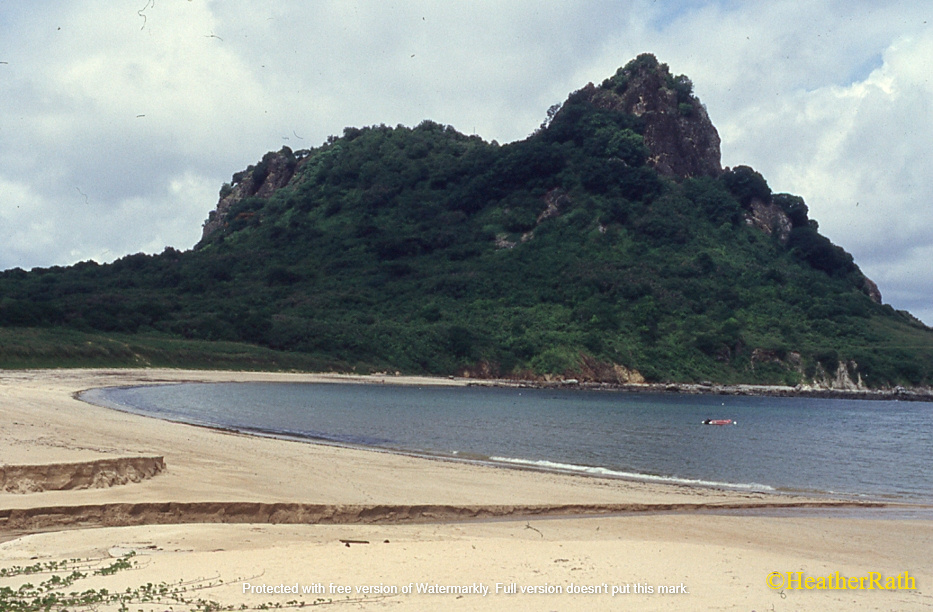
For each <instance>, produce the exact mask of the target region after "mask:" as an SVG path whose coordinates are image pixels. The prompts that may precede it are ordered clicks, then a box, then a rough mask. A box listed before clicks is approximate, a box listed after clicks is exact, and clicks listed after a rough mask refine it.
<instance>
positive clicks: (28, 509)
mask: <svg viewBox="0 0 933 612" xmlns="http://www.w3.org/2000/svg"><path fill="white" fill-rule="evenodd" d="M180 381H205V382H219V381H289V382H329V381H340V382H350V381H356V382H368V383H373V384H406V383H407V384H446V385H457V384H465V381H463V380H448V379H437V380H426V379H406V378H404V377H395V376H386V377H379V376H375V377H348V376H342V375H327V374H318V375H311V374H271V373H238V372H205V371H197V372H194V371H182V370H156V369H146V370H34V371H0V570H2V569H3V568H11V567H13V566H27V565H31V564H36V563H46V562H49V561H60V560H66V559H76V558H82V559H83V558H91V559H98V560H100V561H98V563H101V564H104V565H106V564H107V563H110V562H111V561H112V560H113V559H115V558H119V557H121V556H122V555H125V554H126V553H129V552H133V553H135V555H134V556H133V557H132V561H133V563H134V566H133V567H132V568H131V569H127V570H124V571H119V572H116V573H114V574H113V575H106V576H89V577H88V578H86V579H85V580H83V581H82V582H81V584H80V587H81V588H82V589H85V588H93V589H100V588H106V589H108V590H109V591H111V592H122V591H125V590H126V589H127V588H129V589H130V590H131V591H132V590H134V589H135V588H137V587H138V586H139V585H145V584H147V583H153V584H161V583H166V584H177V583H179V581H181V583H184V585H186V588H188V589H189V590H188V591H186V592H187V593H188V595H186V596H185V597H186V598H187V599H186V601H188V602H189V603H180V602H176V603H174V604H172V606H171V607H172V608H173V609H174V610H182V609H189V608H194V607H195V603H191V602H193V601H194V600H195V599H197V598H202V599H204V600H211V601H216V602H218V603H219V604H220V605H222V606H232V607H233V608H237V609H239V608H240V606H241V605H243V604H245V605H247V606H252V607H260V606H262V605H264V604H265V605H266V606H268V607H275V606H276V605H280V606H286V605H294V606H298V605H300V604H301V602H303V603H304V604H305V605H311V604H314V603H316V604H319V605H323V606H330V605H338V604H342V605H343V606H344V607H346V606H351V607H352V609H363V610H370V609H372V610H376V609H392V610H425V609H438V608H441V607H443V608H444V609H449V610H499V609H508V610H606V609H645V610H654V609H657V610H707V609H708V610H922V609H930V608H933V561H931V558H933V555H931V554H930V551H931V550H933V521H929V520H910V519H892V518H886V517H885V514H884V512H883V511H882V512H878V513H875V514H869V513H861V514H860V513H859V512H851V513H848V515H847V516H845V517H843V516H833V515H832V514H831V513H828V512H827V513H823V514H821V511H820V510H819V509H818V508H817V509H816V510H814V511H813V512H809V513H806V514H801V513H796V514H795V513H790V514H782V513H781V512H774V513H769V512H767V511H765V509H767V508H771V507H780V506H786V505H800V506H807V505H811V506H824V505H826V500H823V499H805V498H802V497H790V496H785V495H766V494H761V493H747V492H736V491H726V490H716V489H705V488H698V487H687V486H677V485H659V484H646V483H641V482H630V481H624V480H618V479H601V478H590V477H581V476H573V475H564V474H557V473H548V472H539V471H528V470H518V469H503V468H497V467H491V466H485V465H479V464H470V463H463V462H454V461H445V460H437V459H426V458H420V457H411V456H404V455H398V454H392V453H387V452H377V451H370V450H363V449H355V448H341V447H335V446H326V445H319V444H308V443H303V442H293V441H286V440H277V439H271V438H260V437H254V436H247V435H242V434H237V433H231V432H224V431H219V430H214V429H209V428H204V427H193V426H188V425H182V424H176V423H169V422H165V421H160V420H157V419H152V418H147V417H141V416H137V415H132V414H127V413H122V412H117V411H114V410H110V409H106V408H101V407H97V406H93V405H90V404H87V403H85V402H82V401H80V400H78V399H76V398H75V397H74V395H75V394H76V393H77V392H79V391H81V390H84V389H88V388H93V387H101V386H111V385H139V384H159V383H165V382H180ZM742 508H759V509H760V511H759V512H757V513H748V512H745V513H742V512H732V513H729V512H728V510H729V509H733V510H735V509H742ZM774 572H778V574H774ZM27 578H28V579H29V580H31V581H32V582H36V580H37V579H36V577H34V576H30V577H24V576H12V577H7V578H4V577H0V587H3V586H13V587H16V586H18V585H20V584H22V583H23V582H25V581H26V579H27ZM888 579H890V580H888ZM769 580H770V586H769ZM807 585H809V586H811V587H813V588H806V586H807ZM819 585H823V587H824V588H817V587H818V586H819ZM840 585H842V586H844V587H845V588H841V586H840ZM879 585H887V586H898V587H899V588H896V589H881V588H877V587H878V586H879ZM827 586H830V587H833V588H826V587H827ZM858 586H862V587H863V588H856V587H858ZM873 586H874V587H875V588H869V587H873ZM772 587H774V588H772ZM795 587H800V588H795ZM293 588H295V589H297V590H298V591H299V592H298V593H291V592H290V590H291V589H293ZM283 591H289V592H283ZM406 591H408V592H406ZM662 591H663V592H662ZM289 602H294V603H289ZM169 607H170V606H169V604H167V603H164V602H163V603H159V604H151V605H150V604H141V605H136V604H134V605H131V606H130V609H134V610H135V609H144V610H166V609H169ZM98 609H102V610H105V609H116V606H113V607H112V608H110V607H107V606H99V607H98Z"/></svg>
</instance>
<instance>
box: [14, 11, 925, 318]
mask: <svg viewBox="0 0 933 612" xmlns="http://www.w3.org/2000/svg"><path fill="white" fill-rule="evenodd" d="M931 7H933V4H931V3H928V2H918V1H915V0H910V1H905V2H898V1H893V2H892V1H886V2H880V1H862V0H844V1H843V0H839V1H831V0H811V1H810V2H800V1H799V0H789V1H783V0H775V1H769V2H765V1H761V2H739V1H738V0H734V1H730V0H721V1H718V2H717V1H714V0H677V1H667V0H656V1H650V0H634V1H610V0H594V1H579V0H574V1H566V2H559V1H553V2H542V1H541V0H534V1H531V0H529V1H525V0H506V1H502V0H496V1H492V0H490V1H480V0H477V1H473V2H453V1H451V2H441V1H436V0H423V1H415V0H411V1H397V2H392V1H390V0H373V1H371V2H356V1H353V0H320V1H317V0H249V1H248V2H247V1H245V0H224V1H223V2H221V1H219V0H217V1H214V0H148V2H147V0H55V1H51V0H3V4H2V6H0V269H7V268H13V267H21V268H24V269H30V268H32V267H35V266H49V265H67V264H71V263H75V262H77V261H81V260H86V259H94V260H96V261H99V262H106V261H112V260H113V259H115V258H117V257H120V256H122V255H126V254H129V253H137V252H146V253H158V252H161V251H162V250H163V249H164V248H165V247H166V246H173V247H175V248H178V249H188V248H190V247H192V246H193V245H194V244H195V242H197V240H198V238H199V237H200V231H201V224H202V222H203V221H204V219H205V218H206V217H207V214H208V212H209V211H210V210H211V209H212V208H213V207H214V206H215V204H216V201H217V192H218V189H219V188H220V186H221V184H222V183H223V182H224V181H229V180H230V177H231V175H232V174H233V173H234V172H237V171H239V170H241V169H243V168H245V167H246V166H247V165H248V164H251V163H255V162H256V161H258V160H259V158H260V157H262V155H263V153H265V152H266V151H269V150H278V149H279V148H281V147H282V145H288V146H290V147H292V148H293V149H299V148H308V147H313V146H317V145H319V144H321V143H322V142H323V141H324V140H325V139H326V138H327V136H328V135H331V134H338V135H339V134H341V133H342V131H343V128H344V127H345V126H348V125H353V126H362V125H372V124H379V123H385V124H387V125H396V124H400V123H401V124H404V125H409V126H411V125H416V124H418V123H419V122H420V121H421V120H423V119H432V120H434V121H437V122H439V123H444V124H450V125H453V126H454V127H455V128H457V129H458V130H460V131H461V132H465V133H470V134H473V133H475V134H478V135H480V136H482V137H483V138H485V139H486V140H493V139H495V140H497V141H499V142H500V143H505V142H510V141H513V140H518V139H521V138H524V137H525V136H527V135H528V134H530V133H531V132H532V131H533V130H534V129H535V127H536V126H537V125H538V124H540V123H541V121H542V119H543V118H544V117H545V114H546V111H547V108H548V107H549V106H550V105H552V104H554V103H556V102H561V101H563V100H564V99H565V98H566V96H567V94H568V93H569V92H571V91H573V90H576V89H579V88H580V87H582V86H584V85H586V83H587V82H590V81H593V82H596V83H599V82H600V81H602V80H603V79H604V78H605V77H608V76H611V75H612V74H614V72H615V70H616V68H618V67H619V66H621V65H624V64H625V63H626V62H628V61H629V60H630V59H632V58H633V57H635V56H636V55H638V54H639V53H642V52H646V51H647V52H653V53H655V54H656V55H657V56H658V58H659V59H660V60H661V61H662V62H666V63H667V64H669V65H670V67H671V70H672V72H674V73H675V74H681V73H683V74H687V75H688V76H690V77H691V79H692V80H693V82H694V90H695V92H696V94H697V95H698V96H699V98H700V99H701V101H703V102H704V103H705V104H706V106H707V109H708V110H709V114H710V116H711V118H712V120H713V122H714V123H715V125H716V126H717V128H718V129H719V133H720V136H721V137H722V152H723V164H724V165H728V166H735V165H739V164H746V165H750V166H752V167H754V168H755V169H756V170H758V171H760V172H761V173H762V174H763V175H764V176H765V177H766V178H767V180H768V182H769V184H770V185H771V187H772V189H773V190H774V191H776V192H790V193H794V194H798V195H801V196H803V197H804V198H805V200H806V201H807V204H808V205H809V207H810V211H811V217H813V218H815V219H817V220H818V221H819V222H820V227H821V231H822V232H823V233H824V234H826V235H827V236H829V237H830V238H831V239H832V240H833V241H834V242H836V243H837V244H839V245H841V246H843V247H844V248H845V249H846V250H848V251H849V252H851V253H853V255H854V256H855V259H856V262H857V263H858V264H859V265H860V266H861V267H862V269H863V270H864V271H865V272H866V274H867V275H868V276H869V277H870V278H872V279H873V280H875V281H876V282H877V283H878V285H879V287H880V289H881V291H882V294H883V295H884V299H885V302H886V303H890V304H892V305H893V306H894V307H895V308H898V309H906V310H909V311H911V312H912V313H914V314H915V315H917V316H918V317H920V318H921V319H922V320H923V321H924V322H926V323H927V324H928V325H933V299H931V296H933V264H931V262H933V231H931V229H930V228H931V227H933V207H931V206H930V203H931V198H933V160H931V159H929V155H928V152H929V151H930V150H931V147H933V144H931V143H933V83H931V82H930V77H929V75H930V73H931V68H933V30H931V28H930V24H929V23H928V22H929V21H933V8H931Z"/></svg>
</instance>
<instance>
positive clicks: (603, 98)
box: [582, 54, 722, 178]
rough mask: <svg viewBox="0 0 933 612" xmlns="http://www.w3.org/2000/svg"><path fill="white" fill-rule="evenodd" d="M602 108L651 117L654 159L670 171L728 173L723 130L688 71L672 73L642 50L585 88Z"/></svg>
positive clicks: (679, 174) (680, 174)
mask: <svg viewBox="0 0 933 612" xmlns="http://www.w3.org/2000/svg"><path fill="white" fill-rule="evenodd" d="M582 91H583V92H585V94H586V95H587V97H588V98H589V99H590V101H591V102H592V103H593V104H594V105H596V106H597V107H599V108H604V109H611V110H616V111H619V112H623V113H628V114H632V115H635V116H637V117H641V118H642V119H643V120H644V121H645V131H644V138H645V146H646V147H647V148H648V151H649V157H648V163H649V164H651V165H652V166H653V167H654V168H655V169H657V171H658V172H660V173H661V174H664V175H665V176H671V177H675V178H687V177H693V176H714V177H715V176H719V174H721V173H722V165H721V153H720V149H719V145H720V140H719V133H718V132H717V131H716V128H715V127H714V126H713V123H712V121H710V118H709V115H708V114H707V112H706V108H704V107H703V105H702V104H700V101H699V100H698V99H697V98H696V97H695V96H694V95H693V84H692V83H691V82H690V79H688V78H687V77H685V76H683V75H680V76H677V77H675V76H672V75H671V73H670V70H669V69H668V66H667V64H661V63H658V60H657V59H656V58H655V57H654V56H653V55H651V54H642V55H639V56H638V57H637V58H636V59H635V60H633V61H631V62H629V63H628V64H627V65H626V66H625V67H623V68H620V69H619V71H618V72H617V73H616V74H615V76H614V77H612V78H610V79H607V80H606V81H604V82H603V84H602V85H600V86H599V87H594V86H593V85H589V86H588V87H587V88H584V90H582Z"/></svg>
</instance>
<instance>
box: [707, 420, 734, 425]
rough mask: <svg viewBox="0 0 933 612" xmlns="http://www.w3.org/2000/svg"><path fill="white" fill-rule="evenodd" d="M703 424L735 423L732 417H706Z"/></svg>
mask: <svg viewBox="0 0 933 612" xmlns="http://www.w3.org/2000/svg"><path fill="white" fill-rule="evenodd" d="M703 424H704V425H735V421H733V420H732V419H706V420H705V421H703Z"/></svg>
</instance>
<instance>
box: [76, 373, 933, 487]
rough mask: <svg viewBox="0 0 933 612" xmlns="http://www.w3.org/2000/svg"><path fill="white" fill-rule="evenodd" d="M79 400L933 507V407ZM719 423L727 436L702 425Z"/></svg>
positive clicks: (513, 397) (278, 395)
mask: <svg viewBox="0 0 933 612" xmlns="http://www.w3.org/2000/svg"><path fill="white" fill-rule="evenodd" d="M82 398H83V399H85V400H87V401H90V402H92V403H97V404H102V405H106V406H110V407H113V408H118V409H122V410H129V411H132V412H137V413H141V414H146V415H150V416H155V417H159V418H164V419H169V420H174V421H182V422H187V423H195V424H201V425H211V426H220V427H225V428H231V429H236V430H240V431H245V432H254V433H264V434H271V435H281V436H290V437H297V438H303V439H310V440H319V441H327V442H332V443H339V444H350V445H365V446H375V447H381V448H386V449H391V450H397V451H405V452H414V453H428V454H434V455H442V456H450V457H459V458H465V459H472V460H481V461H494V462H503V463H509V464H517V465H526V466H537V467H541V468H545V469H557V470H567V471H573V472H580V473H590V474H596V475H606V476H620V477H632V478H640V479H646V480H658V481H667V482H685V483H697V484H709V485H717V486H730V487H736V488H740V489H750V490H762V491H771V490H774V491H788V492H806V493H817V494H818V493H827V494H835V495H846V496H857V497H860V498H870V499H882V500H900V501H912V502H923V503H933V404H931V403H923V402H896V401H856V400H823V399H803V398H764V397H723V396H696V395H654V394H630V393H614V392H598V391H571V390H542V389H505V388H479V387H470V388H453V387H401V386H393V385H350V384H287V383H219V384H201V383H197V384H188V383H186V384H176V385H159V386H149V387H134V388H111V389H96V390H92V391H88V392H85V393H84V394H83V396H82ZM706 418H714V419H715V418H730V419H734V420H735V421H736V422H737V425H734V426H722V427H717V426H706V425H702V424H701V422H702V421H703V419H706Z"/></svg>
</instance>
